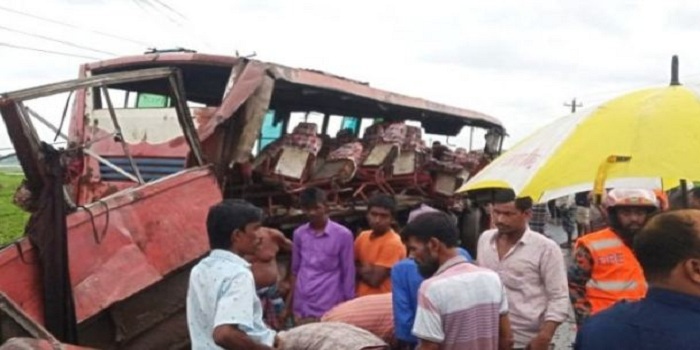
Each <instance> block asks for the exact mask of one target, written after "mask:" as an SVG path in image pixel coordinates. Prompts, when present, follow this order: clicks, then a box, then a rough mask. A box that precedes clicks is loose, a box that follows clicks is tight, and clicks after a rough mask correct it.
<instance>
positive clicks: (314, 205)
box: [299, 187, 328, 228]
mask: <svg viewBox="0 0 700 350" xmlns="http://www.w3.org/2000/svg"><path fill="white" fill-rule="evenodd" d="M299 202H300V204H301V210H303V211H304V213H305V214H306V216H307V217H308V219H309V223H311V226H313V227H316V228H321V227H325V225H326V222H327V220H328V206H327V205H326V193H325V192H324V191H323V190H322V189H320V188H316V187H311V188H307V189H306V190H304V191H303V192H302V193H301V195H300V196H299Z"/></svg>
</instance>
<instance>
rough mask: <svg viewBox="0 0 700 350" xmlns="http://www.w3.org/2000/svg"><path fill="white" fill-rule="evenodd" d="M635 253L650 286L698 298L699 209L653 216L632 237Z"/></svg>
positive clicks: (699, 272) (699, 266)
mask: <svg viewBox="0 0 700 350" xmlns="http://www.w3.org/2000/svg"><path fill="white" fill-rule="evenodd" d="M634 254H635V255H636V256H637V260H639V263H640V265H641V266H642V269H643V270H644V275H645V277H646V279H647V281H648V282H649V284H651V285H652V286H658V287H664V288H668V289H673V290H676V291H678V292H683V293H686V294H692V295H695V296H698V297H700V210H697V209H683V210H676V211H670V212H665V213H661V214H658V215H656V216H654V217H653V218H651V219H650V220H649V222H648V223H647V224H646V225H645V226H644V228H642V229H641V230H640V231H639V233H638V234H637V236H636V237H635V238H634Z"/></svg>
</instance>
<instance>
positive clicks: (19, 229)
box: [0, 173, 29, 246]
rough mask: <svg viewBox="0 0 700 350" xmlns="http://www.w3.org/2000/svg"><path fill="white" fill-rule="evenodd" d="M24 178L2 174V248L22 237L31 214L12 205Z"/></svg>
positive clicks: (0, 191)
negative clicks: (16, 191)
mask: <svg viewBox="0 0 700 350" xmlns="http://www.w3.org/2000/svg"><path fill="white" fill-rule="evenodd" d="M23 178H24V176H22V175H18V174H9V173H0V246H2V245H5V244H7V243H10V242H12V241H14V240H15V239H17V238H19V237H21V236H22V235H23V234H24V225H25V224H26V223H27V220H28V219H29V214H28V213H26V212H24V211H23V210H22V209H20V208H19V207H17V206H16V205H14V204H12V197H13V195H14V194H15V190H16V189H17V186H19V184H20V183H21V182H22V179H23Z"/></svg>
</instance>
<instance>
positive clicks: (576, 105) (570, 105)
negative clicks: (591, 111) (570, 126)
mask: <svg viewBox="0 0 700 350" xmlns="http://www.w3.org/2000/svg"><path fill="white" fill-rule="evenodd" d="M564 107H571V113H576V107H583V104H582V103H578V104H577V103H576V98H575V97H574V99H573V100H571V104H569V103H564Z"/></svg>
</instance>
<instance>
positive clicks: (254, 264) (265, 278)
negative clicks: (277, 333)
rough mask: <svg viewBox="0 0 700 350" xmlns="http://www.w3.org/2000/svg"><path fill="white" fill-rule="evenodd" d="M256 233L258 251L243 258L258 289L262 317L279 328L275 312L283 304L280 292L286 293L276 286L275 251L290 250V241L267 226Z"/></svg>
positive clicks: (279, 309) (277, 271) (277, 281)
mask: <svg viewBox="0 0 700 350" xmlns="http://www.w3.org/2000/svg"><path fill="white" fill-rule="evenodd" d="M258 234H259V235H260V239H261V243H260V248H259V249H258V252H257V253H256V254H255V255H246V256H245V259H246V260H247V261H248V262H250V264H251V267H250V268H251V270H252V271H253V278H254V279H255V288H256V289H257V290H258V297H260V301H261V302H262V306H263V319H264V320H265V322H266V323H267V324H268V326H269V327H271V328H273V329H279V328H280V327H279V326H280V325H279V322H278V318H277V314H278V313H279V312H281V309H282V306H283V305H282V302H283V300H284V295H282V294H286V293H280V292H282V289H283V288H278V283H280V282H281V281H280V273H279V266H278V265H277V253H279V252H280V251H285V252H291V250H292V241H290V240H289V239H287V238H286V237H285V236H284V234H283V233H282V232H280V231H279V230H276V229H273V228H269V227H262V228H260V230H259V231H258ZM280 284H281V283H280ZM287 289H288V288H287Z"/></svg>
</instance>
